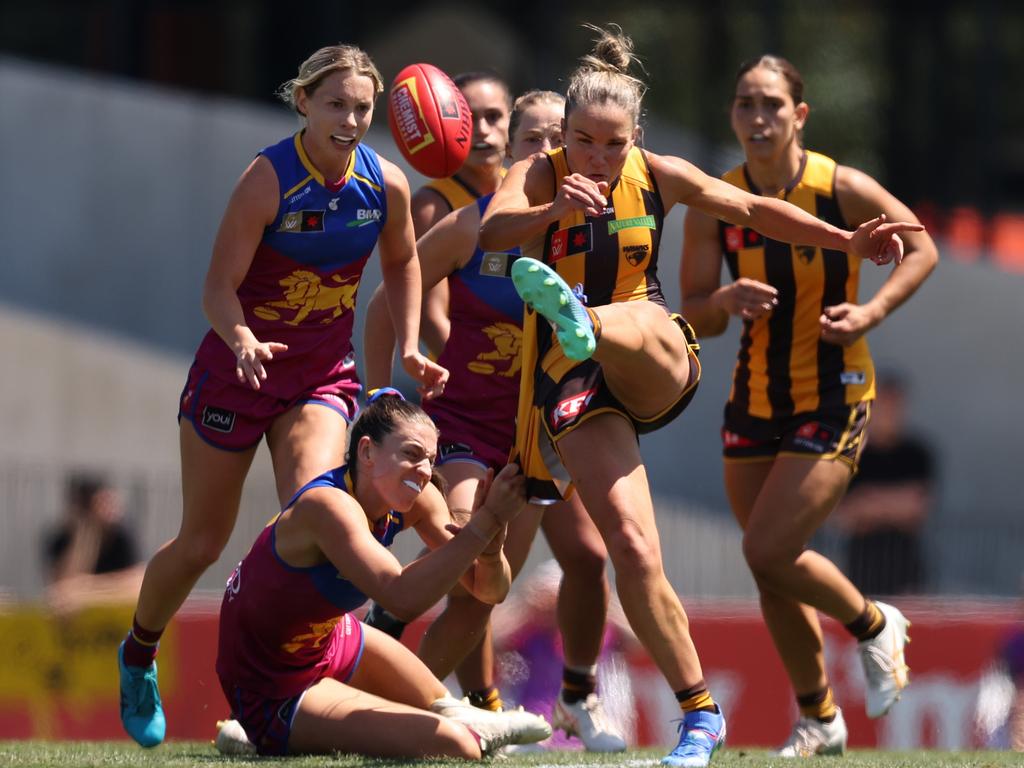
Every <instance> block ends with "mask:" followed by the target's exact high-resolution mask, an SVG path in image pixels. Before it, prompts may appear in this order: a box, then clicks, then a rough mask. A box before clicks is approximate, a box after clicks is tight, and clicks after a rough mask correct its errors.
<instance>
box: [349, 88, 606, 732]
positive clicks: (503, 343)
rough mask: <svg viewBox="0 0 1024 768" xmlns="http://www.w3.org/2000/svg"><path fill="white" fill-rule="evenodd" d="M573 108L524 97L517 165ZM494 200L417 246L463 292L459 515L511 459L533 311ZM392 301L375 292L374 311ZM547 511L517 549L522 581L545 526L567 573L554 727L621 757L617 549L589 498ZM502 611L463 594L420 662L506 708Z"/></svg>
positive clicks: (513, 535) (453, 440)
mask: <svg viewBox="0 0 1024 768" xmlns="http://www.w3.org/2000/svg"><path fill="white" fill-rule="evenodd" d="M564 103H565V101H564V98H563V97H562V96H561V95H559V94H556V93H552V92H550V91H530V92H528V93H526V94H524V95H522V96H520V97H519V98H518V99H517V100H516V102H515V105H514V107H513V110H512V118H511V122H510V126H511V131H512V141H511V144H510V147H511V151H510V155H511V158H512V160H513V161H518V160H524V159H526V158H528V157H530V156H531V155H532V154H534V153H536V152H540V151H547V150H548V149H551V148H553V147H557V146H560V145H561V143H562V118H563V115H564V111H565V109H564ZM490 200H491V196H490V195H486V196H484V197H482V198H480V199H479V200H478V201H477V202H476V204H471V205H468V206H466V207H464V208H461V209H459V210H457V211H455V212H453V213H451V214H449V215H448V216H446V217H445V218H444V219H442V220H441V222H439V223H438V224H437V225H436V226H434V227H433V228H432V229H431V230H430V231H429V232H428V233H427V234H426V235H424V236H423V237H422V238H420V240H419V241H418V242H417V254H418V255H419V258H420V264H421V273H422V275H423V289H424V291H429V290H430V288H431V287H432V286H433V285H435V284H438V283H440V282H442V281H444V280H445V279H447V281H448V284H449V287H450V290H451V298H452V301H451V305H450V313H449V316H448V317H447V318H445V319H446V321H447V322H446V325H445V326H444V327H443V328H440V329H439V330H440V335H441V337H442V338H444V339H445V346H444V349H443V352H441V355H440V357H439V359H438V362H439V363H440V364H441V365H442V366H444V367H445V368H446V369H448V370H449V371H450V372H451V378H450V379H449V383H448V387H447V388H446V390H445V394H444V395H443V396H442V397H440V398H437V399H435V400H433V401H431V402H429V403H426V404H425V405H424V409H425V410H426V411H427V413H428V414H430V416H431V417H432V418H433V419H434V422H435V423H436V424H437V425H438V427H439V429H440V431H441V439H440V448H439V454H440V455H439V459H438V472H439V473H440V474H442V475H443V476H444V478H445V479H446V480H447V482H448V485H449V488H450V491H449V494H448V500H449V503H450V504H451V506H452V507H453V509H457V508H467V507H468V505H469V504H470V503H471V502H472V500H473V498H474V495H475V493H476V490H477V488H478V487H479V484H480V483H481V482H483V480H484V478H485V477H486V476H487V471H488V469H489V468H490V469H497V468H500V467H501V466H502V465H503V464H504V463H505V461H506V459H507V458H508V455H509V452H510V450H511V447H512V442H513V439H514V434H515V427H514V425H515V412H516V403H517V402H518V398H519V373H520V354H519V350H520V346H521V340H522V317H523V303H522V299H520V298H519V295H518V294H517V293H516V291H515V288H514V286H513V285H512V281H511V280H510V279H509V274H510V270H511V268H512V264H513V263H514V262H515V260H516V258H518V256H519V251H518V249H512V250H510V251H502V252H489V253H485V252H484V251H483V250H481V249H480V248H479V247H478V245H477V237H478V234H479V229H480V220H481V216H482V212H483V211H485V210H486V209H487V205H488V204H489V203H490ZM382 299H383V297H382V296H374V299H373V302H372V303H376V302H379V301H381V300H382ZM376 309H377V311H378V312H380V308H379V307H377V308H376ZM373 310H374V307H373V306H371V309H370V311H371V312H372V311H373ZM383 331H386V329H382V327H381V324H380V323H378V324H376V325H372V326H371V325H367V330H366V339H365V346H366V347H367V348H369V347H370V346H373V345H379V344H381V343H387V341H388V339H387V337H386V336H385V335H384V333H383ZM366 375H367V381H368V383H369V385H370V386H375V385H378V384H386V383H388V381H389V379H390V375H391V371H390V370H385V371H375V370H371V369H370V368H369V367H367V372H366ZM545 509H546V508H545V507H543V506H539V505H530V507H529V508H528V510H527V511H526V512H524V513H523V514H522V515H520V516H519V517H517V518H516V520H515V521H513V523H512V524H511V525H510V527H509V532H508V538H507V539H506V541H505V551H506V553H507V554H508V556H509V561H510V564H511V566H512V574H513V578H515V576H516V575H517V574H518V573H519V570H520V568H521V567H522V565H523V563H524V562H525V560H526V556H527V554H528V552H529V547H530V545H531V543H532V542H533V538H534V536H535V535H536V530H537V527H538V525H542V526H543V529H544V532H545V536H546V537H547V539H548V542H549V544H550V545H551V548H552V551H553V552H554V554H555V557H556V558H557V559H558V562H559V564H560V565H561V566H562V570H563V574H564V578H563V581H562V584H561V588H560V590H559V599H558V606H559V608H558V613H559V626H560V628H561V631H562V637H563V647H564V652H565V667H564V670H563V679H562V690H561V693H560V695H559V697H558V700H557V702H556V704H555V709H554V713H553V716H552V722H553V724H554V726H555V727H558V728H562V729H563V730H565V731H566V733H567V734H569V735H576V736H578V737H579V738H580V739H581V741H582V742H583V744H584V746H585V747H586V748H587V749H588V750H592V751H601V752H611V751H621V750H623V749H625V747H626V744H625V741H624V740H623V739H622V736H621V734H620V733H619V731H618V729H616V728H615V727H614V726H613V725H611V724H610V723H609V722H608V720H607V718H606V717H605V715H604V710H603V707H602V704H601V700H600V698H599V697H598V696H597V693H596V673H597V667H596V665H597V657H598V654H599V652H600V649H601V641H602V637H603V634H604V619H605V616H606V613H607V608H608V596H609V587H608V580H607V577H606V576H605V562H606V559H607V551H606V550H605V547H604V544H603V542H602V541H601V537H600V534H599V533H598V532H597V529H596V528H595V527H594V524H593V522H591V520H590V518H589V517H588V516H587V514H586V512H585V511H584V510H583V508H582V506H581V505H580V503H579V500H578V498H576V497H574V498H573V499H571V500H570V501H568V502H561V503H559V504H557V505H555V506H554V507H552V508H550V509H547V511H546V512H545ZM490 613H491V606H490V605H487V604H485V603H482V602H481V601H479V600H476V599H474V598H473V596H472V595H469V594H467V593H466V592H465V591H464V590H460V589H459V588H456V590H455V591H454V592H453V593H452V594H451V595H450V596H449V599H448V604H447V607H446V609H445V611H444V612H443V613H442V614H441V615H440V617H438V619H437V620H436V621H435V622H434V624H433V625H432V626H431V627H430V628H429V629H428V630H427V633H426V635H425V636H424V638H423V642H422V644H421V646H420V650H419V655H420V657H421V658H422V659H423V660H424V662H425V663H426V664H427V666H428V667H429V668H430V669H431V671H433V672H434V674H436V675H437V676H438V677H439V678H442V679H443V678H445V677H446V676H447V675H448V674H450V673H451V672H452V671H453V670H455V671H456V674H457V677H458V680H459V683H460V685H461V686H462V687H463V690H464V691H465V692H466V693H467V694H468V696H469V699H470V701H471V702H473V703H474V704H476V705H478V706H485V707H490V708H495V709H496V708H498V707H500V706H501V705H502V702H501V697H500V695H499V693H498V691H497V688H496V687H495V686H494V662H493V651H492V647H491V640H490V630H489V621H488V620H489V617H490ZM396 629H398V628H397V627H396Z"/></svg>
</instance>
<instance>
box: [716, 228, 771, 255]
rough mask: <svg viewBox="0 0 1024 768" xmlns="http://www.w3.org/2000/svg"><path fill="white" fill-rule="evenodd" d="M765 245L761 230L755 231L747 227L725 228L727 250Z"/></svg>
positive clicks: (739, 249)
mask: <svg viewBox="0 0 1024 768" xmlns="http://www.w3.org/2000/svg"><path fill="white" fill-rule="evenodd" d="M761 245H764V238H763V237H762V236H761V233H760V232H755V231H754V230H752V229H747V228H746V227H735V226H733V227H726V228H725V250H727V251H741V250H743V249H744V248H757V247H759V246H761Z"/></svg>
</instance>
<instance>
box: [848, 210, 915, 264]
mask: <svg viewBox="0 0 1024 768" xmlns="http://www.w3.org/2000/svg"><path fill="white" fill-rule="evenodd" d="M923 231H924V225H923V224H912V223H911V222H909V221H893V222H888V223H887V222H886V220H885V214H884V213H883V214H881V215H879V216H876V217H875V218H873V219H871V220H870V221H865V222H864V223H863V224H861V225H860V226H859V227H857V230H856V231H855V232H854V233H853V236H852V237H851V238H850V247H849V249H848V250H849V251H850V253H852V254H853V255H854V256H859V257H860V258H862V259H870V260H871V261H873V262H875V264H888V263H889V262H891V261H895V262H896V263H897V264H899V263H900V262H901V261H903V240H902V238H900V236H899V233H900V232H923Z"/></svg>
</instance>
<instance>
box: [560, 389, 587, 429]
mask: <svg viewBox="0 0 1024 768" xmlns="http://www.w3.org/2000/svg"><path fill="white" fill-rule="evenodd" d="M596 393H597V389H588V390H587V391H586V392H580V393H579V394H578V395H573V396H572V397H567V398H565V400H563V401H562V402H560V403H559V404H558V405H556V406H555V409H554V410H553V411H552V412H551V428H552V429H554V430H559V429H561V428H562V427H564V426H565V425H566V424H570V423H572V422H573V421H575V420H576V419H577V418H579V416H580V415H581V414H582V413H583V411H584V410H586V407H587V405H588V404H589V403H590V400H591V398H593V397H594V395H595V394H596Z"/></svg>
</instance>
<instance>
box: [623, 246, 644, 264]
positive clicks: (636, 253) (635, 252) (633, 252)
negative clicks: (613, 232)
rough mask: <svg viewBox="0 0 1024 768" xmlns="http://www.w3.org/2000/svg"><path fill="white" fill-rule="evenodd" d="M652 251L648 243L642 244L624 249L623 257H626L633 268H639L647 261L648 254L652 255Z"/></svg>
mask: <svg viewBox="0 0 1024 768" xmlns="http://www.w3.org/2000/svg"><path fill="white" fill-rule="evenodd" d="M650 251H651V246H649V245H648V244H647V243H642V244H640V245H627V246H624V247H623V248H622V255H623V256H625V257H626V261H628V262H629V263H630V264H631V265H632V266H634V267H638V266H640V265H641V264H642V263H643V262H644V261H645V260H646V259H647V254H648V253H650Z"/></svg>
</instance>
